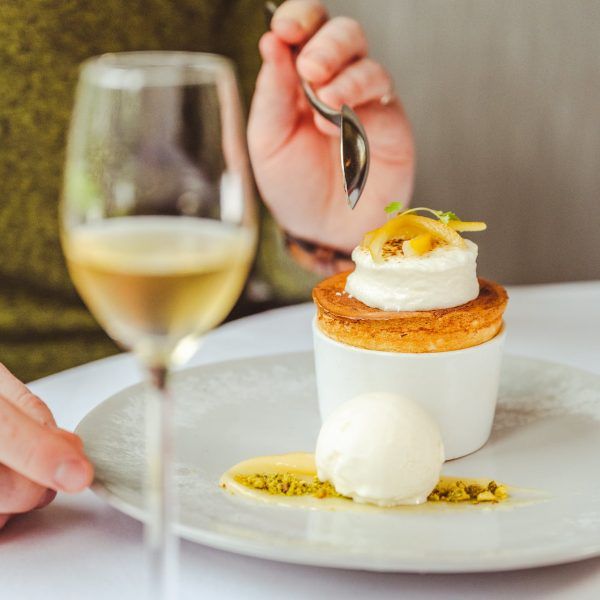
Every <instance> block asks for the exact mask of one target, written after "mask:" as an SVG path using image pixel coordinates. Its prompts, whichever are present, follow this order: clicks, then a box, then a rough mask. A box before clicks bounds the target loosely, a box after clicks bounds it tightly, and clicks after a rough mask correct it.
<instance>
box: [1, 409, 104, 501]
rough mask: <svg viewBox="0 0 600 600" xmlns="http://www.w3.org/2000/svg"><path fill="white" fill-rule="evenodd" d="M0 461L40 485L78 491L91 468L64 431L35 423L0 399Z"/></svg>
mask: <svg viewBox="0 0 600 600" xmlns="http://www.w3.org/2000/svg"><path fill="white" fill-rule="evenodd" d="M0 462H1V463H3V464H4V465H6V466H7V467H10V468H11V469H12V470H14V471H17V472H18V473H20V474H21V475H23V476H24V477H27V478H28V479H31V480H32V481H34V482H35V483H38V484H39V485H41V486H43V487H49V488H52V489H55V490H62V491H65V492H78V491H80V490H82V489H84V488H85V487H87V486H88V485H89V484H90V483H91V481H92V477H93V469H92V466H91V464H90V463H89V461H88V460H87V459H86V458H85V456H84V454H83V452H82V451H81V449H80V448H78V447H77V446H76V445H75V444H74V443H73V441H72V440H70V439H66V438H65V435H64V433H57V431H56V430H55V429H49V428H47V427H44V426H42V425H39V424H38V423H36V422H35V421H33V420H32V419H30V418H29V417H27V416H26V415H25V414H24V413H23V412H21V411H20V410H19V409H18V408H17V407H16V406H14V405H13V404H12V403H10V402H8V401H7V400H6V399H4V398H0Z"/></svg>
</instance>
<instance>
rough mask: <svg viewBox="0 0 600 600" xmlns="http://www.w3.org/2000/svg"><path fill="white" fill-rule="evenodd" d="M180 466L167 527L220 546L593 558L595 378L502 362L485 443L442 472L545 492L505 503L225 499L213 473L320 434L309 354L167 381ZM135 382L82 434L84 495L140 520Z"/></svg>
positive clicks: (269, 554)
mask: <svg viewBox="0 0 600 600" xmlns="http://www.w3.org/2000/svg"><path fill="white" fill-rule="evenodd" d="M173 383H174V390H175V393H176V396H177V400H178V411H177V417H176V422H177V424H176V427H177V441H178V453H179V459H178V464H177V485H178V489H179V494H180V502H181V508H180V519H179V522H178V524H177V530H178V532H179V533H180V535H181V536H182V537H184V538H187V539H189V540H193V541H197V542H200V543H202V544H206V545H209V546H214V547H216V548H221V549H224V550H230V551H233V552H239V553H242V554H248V555H252V556H259V557H264V558H270V559H273V560H279V561H285V562H293V563H302V564H309V565H319V566H331V567H344V568H352V569H368V570H377V571H406V572H408V571H413V572H440V573H441V572H474V571H493V570H504V569H517V568H525V567H533V566H541V565H549V564H556V563H561V562H568V561H573V560H579V559H583V558H587V557H591V556H595V555H597V554H600V469H599V468H598V465H599V460H600V458H599V457H600V377H598V376H596V375H593V374H590V373H586V372H584V371H579V370H576V369H573V368H570V367H567V366H562V365H557V364H552V363H547V362H542V361H537V360H531V359H525V358H517V357H506V359H505V362H504V366H503V374H502V384H501V394H500V401H499V407H498V411H497V415H496V420H495V425H494V430H493V434H492V438H491V440H490V441H489V442H488V444H487V445H486V446H485V447H484V448H483V449H481V450H479V451H478V452H476V453H475V454H472V455H470V456H467V457H465V458H461V459H458V460H455V461H452V462H449V463H447V464H446V465H445V466H444V473H445V474H447V475H458V476H462V477H489V478H494V479H497V480H498V481H502V482H505V483H508V484H511V485H514V486H520V487H524V488H533V489H535V490H539V491H541V492H544V493H545V495H546V498H545V499H544V500H543V501H537V502H533V503H531V504H525V505H522V506H515V507H513V508H510V509H509V508H508V507H503V505H497V506H494V507H490V508H488V509H481V508H478V507H471V506H467V507H465V508H464V509H458V510H457V509H453V508H452V507H450V508H448V507H444V506H440V507H439V509H437V508H436V510H420V509H417V510H400V511H394V512H389V513H381V514H380V513H370V512H351V511H342V512H328V511H309V510H302V509H294V508H285V507H272V506H264V505H257V504H254V503H252V502H249V501H248V500H244V499H242V498H237V497H232V496H230V495H228V494H227V493H225V492H224V491H223V490H221V489H220V488H219V487H218V485H217V482H218V480H219V477H220V475H221V474H222V473H223V472H224V471H225V470H226V469H227V468H228V467H230V466H232V465H233V464H235V463H237V462H239V461H241V460H243V459H246V458H250V457H253V456H257V455H264V454H279V453H283V452H291V451H298V450H307V451H311V450H312V449H313V447H314V443H315V439H316V435H317V432H318V429H319V417H318V411H317V401H316V398H315V383H314V371H313V364H312V354H308V353H302V354H288V355H277V356H272V357H263V358H252V359H247V360H240V361H232V362H226V363H219V364H213V365H209V366H204V367H197V368H193V369H189V370H187V371H182V372H180V373H178V374H176V375H175V376H174V378H173ZM147 393H148V392H147V391H146V388H145V387H143V386H140V385H137V386H133V387H131V388H129V389H127V390H124V391H123V392H120V393H119V394H117V395H115V396H113V397H111V398H109V399H108V400H106V401H105V402H104V403H102V404H101V405H99V406H98V407H97V408H95V409H94V410H93V411H91V412H90V413H89V414H88V415H87V416H86V417H85V419H83V421H82V422H81V423H80V425H79V427H78V433H79V434H80V435H82V436H83V439H84V441H85V447H86V451H87V452H88V454H89V456H90V457H91V459H92V461H93V462H94V464H95V466H96V481H95V484H94V489H95V490H96V492H97V493H98V494H99V495H101V496H102V497H103V498H105V499H106V500H107V501H108V502H109V503H110V504H111V505H112V506H114V507H116V508H117V509H119V510H121V511H123V512H125V513H127V514H128V515H131V516H132V517H134V518H136V519H140V520H142V519H143V517H144V510H143V497H142V473H143V439H144V438H143V431H142V428H143V401H144V398H145V395H146V394H147Z"/></svg>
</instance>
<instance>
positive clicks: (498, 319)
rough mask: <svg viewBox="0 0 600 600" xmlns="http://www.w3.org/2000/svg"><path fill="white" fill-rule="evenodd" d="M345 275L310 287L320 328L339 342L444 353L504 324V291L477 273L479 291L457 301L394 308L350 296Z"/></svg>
mask: <svg viewBox="0 0 600 600" xmlns="http://www.w3.org/2000/svg"><path fill="white" fill-rule="evenodd" d="M349 274H350V271H346V272H344V273H338V274H337V275H333V276H332V277H329V278H327V279H325V280H323V281H322V282H321V283H319V284H318V285H317V286H316V287H315V288H314V289H313V300H314V302H315V304H316V306H317V323H318V326H319V329H320V330H321V331H322V332H323V333H324V334H325V335H327V336H328V337H330V338H332V339H334V340H337V341H338V342H342V343H344V344H349V345H351V346H356V347H357V348H365V349H368V350H381V351H385V352H410V353H421V352H448V351H450V350H461V349H464V348H470V347H471V346H477V345H478V344H483V343H484V342H487V341H488V340H490V339H492V338H493V337H494V336H495V335H496V334H497V333H498V331H499V330H500V328H501V327H502V315H503V314H504V310H505V309H506V305H507V303H508V295H507V293H506V290H505V289H504V288H503V287H502V286H501V285H499V284H497V283H494V282H493V281H488V280H486V279H482V278H479V296H477V298H475V299H474V300H471V301H470V302H467V303H466V304H462V305H461V306H456V307H453V308H442V309H437V310H422V311H410V312H409V311H407V312H393V311H383V310H379V309H378V308H371V307H370V306H367V305H366V304H363V303H362V302H361V301H360V300H357V299H356V298H353V297H351V296H349V295H348V294H347V293H346V292H345V291H344V289H345V287H346V278H347V277H348V275H349Z"/></svg>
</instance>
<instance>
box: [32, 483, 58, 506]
mask: <svg viewBox="0 0 600 600" xmlns="http://www.w3.org/2000/svg"><path fill="white" fill-rule="evenodd" d="M56 493H57V492H56V490H51V489H49V488H48V489H47V490H46V491H45V493H44V495H43V496H42V499H41V500H40V501H39V502H38V503H37V505H36V507H35V508H36V510H39V509H40V508H46V506H48V504H50V503H51V502H52V501H53V500H54V498H56Z"/></svg>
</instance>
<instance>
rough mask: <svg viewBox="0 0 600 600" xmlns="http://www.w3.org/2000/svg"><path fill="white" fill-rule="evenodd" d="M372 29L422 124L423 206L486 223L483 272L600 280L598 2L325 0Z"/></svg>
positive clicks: (416, 122)
mask: <svg viewBox="0 0 600 600" xmlns="http://www.w3.org/2000/svg"><path fill="white" fill-rule="evenodd" d="M324 1H325V4H326V5H327V6H328V8H329V9H330V11H331V13H332V14H347V15H350V16H353V17H355V18H356V19H358V20H359V21H360V22H361V23H362V24H363V25H364V27H365V29H366V31H367V35H368V38H369V40H370V45H371V51H372V54H373V55H374V56H375V57H376V58H378V59H379V60H381V61H382V62H383V64H384V65H386V67H387V68H388V69H389V70H390V72H391V73H392V74H393V77H394V80H395V84H396V91H397V93H398V95H399V96H400V97H401V98H402V101H403V102H404V105H405V107H406V110H407V112H408V114H409V117H410V120H411V122H412V124H413V128H414V133H415V137H416V144H417V161H418V164H417V183H416V190H415V196H414V202H413V205H415V206H417V205H426V206H432V207H437V208H443V209H452V210H454V211H455V212H457V213H458V214H459V216H461V217H462V218H464V219H482V220H485V221H487V222H488V224H489V229H488V231H487V232H486V233H485V234H478V235H474V236H473V239H474V240H475V241H476V242H477V243H478V244H479V246H480V259H479V265H480V267H479V272H480V273H481V274H484V275H486V276H488V277H492V278H495V279H498V280H500V281H502V282H504V283H537V282H548V281H568V280H578V279H600V2H598V1H596V0H368V1H367V0H324Z"/></svg>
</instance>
